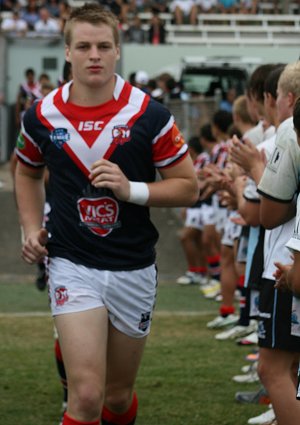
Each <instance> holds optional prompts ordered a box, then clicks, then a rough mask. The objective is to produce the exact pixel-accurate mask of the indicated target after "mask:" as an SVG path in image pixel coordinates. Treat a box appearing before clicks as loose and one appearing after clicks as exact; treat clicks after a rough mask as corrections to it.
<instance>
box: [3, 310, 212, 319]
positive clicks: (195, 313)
mask: <svg viewBox="0 0 300 425" xmlns="http://www.w3.org/2000/svg"><path fill="white" fill-rule="evenodd" d="M211 314H212V312H211V311H167V310H160V311H156V312H155V313H154V316H157V317H171V316H177V317H178V316H183V317H184V316H186V317H194V316H195V317H201V316H209V315H211ZM7 317H16V318H17V317H21V318H22V317H51V314H50V312H47V311H24V312H14V313H0V319H1V318H7Z"/></svg>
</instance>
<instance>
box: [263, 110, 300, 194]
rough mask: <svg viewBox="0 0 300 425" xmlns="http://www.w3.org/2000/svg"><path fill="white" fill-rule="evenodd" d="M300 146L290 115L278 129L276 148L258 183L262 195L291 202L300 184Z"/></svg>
mask: <svg viewBox="0 0 300 425" xmlns="http://www.w3.org/2000/svg"><path fill="white" fill-rule="evenodd" d="M299 171H300V148H299V146H298V143H297V137H296V133H295V131H294V126H293V118H292V117H290V118H288V119H287V120H285V121H284V122H283V123H281V124H280V126H279V127H278V130H277V135H276V141H275V149H274V151H273V154H272V156H271V158H270V160H269V161H268V164H267V166H266V168H265V171H264V174H263V176H262V178H261V181H260V182H259V185H258V191H259V193H261V194H262V195H265V196H268V197H271V198H273V199H275V200H278V201H283V202H291V201H292V199H293V197H294V195H295V193H296V192H297V189H298V185H299Z"/></svg>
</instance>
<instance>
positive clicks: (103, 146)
mask: <svg viewBox="0 0 300 425" xmlns="http://www.w3.org/2000/svg"><path fill="white" fill-rule="evenodd" d="M119 78H120V77H119ZM121 81H123V85H122V87H123V86H124V80H122V79H121ZM69 87H70V84H69V85H65V86H64V87H63V96H64V99H66V98H67V90H69ZM118 91H120V81H119V80H118ZM116 95H117V93H116ZM53 97H54V95H52V96H48V97H47V98H45V100H44V101H43V102H42V107H41V113H42V115H43V116H44V118H45V119H47V121H48V122H49V123H50V124H51V126H52V127H53V128H67V129H68V132H69V134H70V140H69V141H68V142H66V143H67V145H68V147H69V148H70V149H71V150H72V152H73V153H74V155H75V156H76V157H78V158H80V161H81V162H82V163H83V164H84V166H85V167H86V168H87V169H88V170H90V169H91V165H92V164H93V163H94V162H95V161H96V160H97V159H100V158H102V157H103V156H104V155H105V153H106V151H107V150H108V148H109V147H110V145H111V142H112V140H113V138H112V130H113V128H114V126H116V125H126V124H127V123H128V121H129V120H130V119H131V118H132V116H134V115H135V114H137V113H138V112H139V111H140V109H141V107H142V104H143V102H144V99H145V94H144V93H143V92H142V91H140V90H138V89H136V88H133V89H132V91H131V94H130V98H129V103H128V104H127V105H126V106H125V107H124V108H123V109H121V110H120V111H119V112H118V113H117V114H116V115H115V116H113V117H112V119H111V120H110V121H109V122H108V123H107V124H106V126H105V127H104V129H103V130H102V132H101V133H100V134H99V136H98V138H97V139H96V141H95V142H94V144H93V145H92V146H91V147H89V146H88V145H87V144H86V142H85V140H84V139H83V138H82V137H81V135H80V133H79V132H78V131H77V130H76V129H75V128H74V127H73V125H71V124H70V122H69V121H68V120H67V119H66V118H65V117H64V115H63V114H62V113H61V112H60V111H59V109H57V107H56V106H55V104H54V99H53ZM99 118H100V117H99Z"/></svg>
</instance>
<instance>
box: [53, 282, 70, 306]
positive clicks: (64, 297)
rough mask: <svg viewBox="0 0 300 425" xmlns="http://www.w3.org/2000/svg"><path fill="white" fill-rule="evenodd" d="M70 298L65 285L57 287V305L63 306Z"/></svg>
mask: <svg viewBox="0 0 300 425" xmlns="http://www.w3.org/2000/svg"><path fill="white" fill-rule="evenodd" d="M68 300H69V295H68V290H67V288H66V287H65V286H58V287H57V288H56V289H55V302H56V305H58V306H62V305H64V304H65V303H66V302H67V301H68Z"/></svg>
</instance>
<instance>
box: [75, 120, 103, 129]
mask: <svg viewBox="0 0 300 425" xmlns="http://www.w3.org/2000/svg"><path fill="white" fill-rule="evenodd" d="M103 124H104V121H80V123H79V125H78V130H79V131H93V130H95V131H100V130H102V128H103V127H102V126H103Z"/></svg>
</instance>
